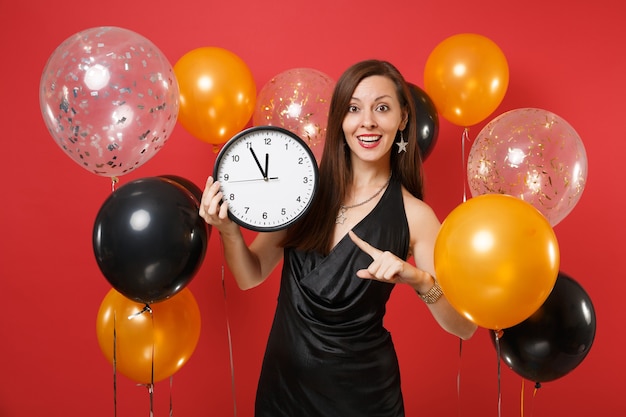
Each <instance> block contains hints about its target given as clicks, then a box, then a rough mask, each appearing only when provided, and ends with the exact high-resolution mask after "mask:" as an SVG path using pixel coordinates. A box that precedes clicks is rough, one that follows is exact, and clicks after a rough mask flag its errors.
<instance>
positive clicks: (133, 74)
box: [39, 27, 179, 177]
mask: <svg viewBox="0 0 626 417" xmlns="http://www.w3.org/2000/svg"><path fill="white" fill-rule="evenodd" d="M178 101H179V91H178V83H177V80H176V77H175V75H174V72H173V69H172V66H171V65H170V63H169V61H168V60H167V58H166V57H165V55H164V54H163V53H162V52H161V51H160V50H159V49H158V48H157V47H156V46H155V45H154V44H153V43H152V42H151V41H149V40H148V39H146V38H145V37H143V36H142V35H140V34H138V33H135V32H133V31H130V30H128V29H123V28H119V27H96V28H91V29H87V30H84V31H82V32H79V33H76V34H74V35H73V36H71V37H69V38H68V39H66V40H65V41H64V42H63V43H62V44H61V45H60V46H58V47H57V48H56V50H55V51H54V52H53V53H52V55H51V56H50V57H49V59H48V61H47V63H46V65H45V68H44V70H43V73H42V76H41V82H40V87H39V103H40V107H41V113H42V115H43V119H44V122H45V124H46V126H47V128H48V130H49V132H50V134H51V135H52V137H53V139H54V140H55V142H56V143H57V144H58V145H59V146H60V147H61V149H62V150H63V151H64V152H65V153H66V154H67V156H69V157H70V158H71V159H72V160H74V162H76V163H78V164H79V165H80V166H81V167H83V168H84V169H86V170H88V171H89V172H91V173H93V174H96V175H101V176H105V177H116V176H120V175H123V174H126V173H128V172H129V171H131V170H133V169H135V168H138V167H139V166H141V165H143V164H144V163H146V162H147V161H148V160H149V159H151V158H152V157H153V156H154V155H155V154H156V153H157V152H158V151H159V150H160V149H161V148H162V147H163V146H164V145H165V143H166V142H167V140H168V138H169V136H170V134H171V133H172V130H173V129H174V127H175V125H176V120H177V115H178V108H179V102H178Z"/></svg>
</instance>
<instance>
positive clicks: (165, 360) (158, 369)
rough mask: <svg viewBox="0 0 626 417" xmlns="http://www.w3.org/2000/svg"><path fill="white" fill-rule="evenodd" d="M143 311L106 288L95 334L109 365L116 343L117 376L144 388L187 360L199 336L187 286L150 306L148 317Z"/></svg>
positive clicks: (197, 313) (195, 307)
mask: <svg viewBox="0 0 626 417" xmlns="http://www.w3.org/2000/svg"><path fill="white" fill-rule="evenodd" d="M144 307H145V304H141V303H137V302H135V301H132V300H130V299H128V298H126V297H125V296H123V295H122V294H120V293H119V292H117V291H116V290H115V289H111V290H110V291H109V292H108V293H107V295H106V296H105V297H104V300H103V301H102V304H101V305H100V310H99V311H98V318H97V323H96V332H97V336H98V343H99V344H100V349H101V350H102V353H103V354H104V356H105V357H106V358H107V360H108V361H109V362H111V364H113V362H114V361H113V353H114V345H115V369H116V372H119V373H120V374H122V375H124V376H126V377H128V378H130V379H132V380H133V381H136V382H139V383H141V384H149V383H151V382H152V381H154V382H157V381H160V380H162V379H165V378H168V377H169V376H171V375H173V374H174V373H175V372H176V371H178V370H179V369H180V368H181V367H182V366H183V365H184V364H185V363H186V362H187V360H188V359H189V358H190V357H191V355H192V353H193V351H194V350H195V348H196V345H197V343H198V339H199V338H200V310H199V308H198V304H197V303H196V299H195V298H194V296H193V294H192V293H191V291H190V290H189V289H188V288H185V289H183V290H182V291H180V292H179V293H178V294H176V295H174V296H173V297H171V298H168V299H167V300H165V301H161V302H158V303H154V304H151V305H150V309H151V310H152V313H150V312H148V311H145V312H142V310H143V309H144ZM153 351H154V355H153ZM153 356H154V378H152V365H153Z"/></svg>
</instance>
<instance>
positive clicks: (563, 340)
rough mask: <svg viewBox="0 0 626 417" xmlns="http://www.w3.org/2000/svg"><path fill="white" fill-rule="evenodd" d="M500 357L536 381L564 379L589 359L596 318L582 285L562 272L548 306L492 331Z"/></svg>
mask: <svg viewBox="0 0 626 417" xmlns="http://www.w3.org/2000/svg"><path fill="white" fill-rule="evenodd" d="M490 334H491V337H492V342H493V343H494V346H496V347H497V346H498V345H497V344H496V343H499V346H500V358H502V360H503V361H504V362H505V363H506V364H507V365H508V366H509V367H510V368H511V369H512V370H513V371H514V372H515V373H517V374H518V375H520V376H522V377H523V378H526V379H528V380H530V381H533V382H547V381H552V380H555V379H558V378H561V377H563V376H565V375H566V374H568V373H569V372H570V371H572V370H573V369H574V368H576V367H577V366H578V365H579V364H580V363H581V362H582V361H583V359H585V357H586V356H587V354H588V353H589V350H590V349H591V345H592V344H593V340H594V338H595V334H596V315H595V310H594V308H593V304H592V302H591V299H590V298H589V295H588V294H587V293H586V292H585V290H584V289H583V288H582V286H581V285H580V284H578V283H577V282H576V281H574V280H573V279H572V278H570V277H568V276H567V275H565V274H563V273H561V272H560V273H559V275H558V277H557V280H556V283H555V285H554V288H553V289H552V292H551V293H550V295H549V296H548V298H547V299H546V301H545V302H544V304H543V305H542V306H541V307H540V308H539V309H538V310H537V311H536V312H535V313H534V314H533V315H532V316H530V317H529V318H528V319H526V320H524V321H523V322H521V323H520V324H518V325H516V326H513V327H510V328H508V329H504V331H503V332H502V334H501V335H500V336H499V338H496V333H495V332H494V331H491V333H490Z"/></svg>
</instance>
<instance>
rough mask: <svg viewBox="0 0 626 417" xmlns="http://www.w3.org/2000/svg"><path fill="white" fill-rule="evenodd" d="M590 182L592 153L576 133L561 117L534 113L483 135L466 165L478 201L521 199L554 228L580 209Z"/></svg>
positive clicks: (495, 123)
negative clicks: (499, 197) (589, 155)
mask: <svg viewBox="0 0 626 417" xmlns="http://www.w3.org/2000/svg"><path fill="white" fill-rule="evenodd" d="M586 179H587V153H586V151H585V147H584V145H583V142H582V140H581V139H580V137H579V136H578V134H577V133H576V131H575V130H574V128H573V127H572V126H571V125H570V124H569V123H567V122H566V121H565V120H563V119H562V118H561V117H559V116H557V115H556V114H554V113H552V112H549V111H546V110H542V109H534V108H524V109H516V110H511V111H508V112H506V113H503V114H501V115H500V116H498V117H496V118H495V119H493V120H492V121H491V122H489V123H488V124H487V125H485V127H484V128H483V129H482V130H481V131H480V133H479V134H478V136H477V137H476V140H475V141H474V143H473V144H472V147H471V149H470V153H469V156H468V160H467V181H468V185H469V188H470V191H471V193H472V195H473V196H478V195H482V194H490V193H500V194H509V195H512V196H514V197H518V198H520V199H522V200H524V201H526V202H528V203H530V204H532V205H533V206H534V207H535V208H536V209H537V210H539V211H540V212H541V213H542V214H543V215H544V216H546V218H547V219H548V221H549V222H550V224H551V225H552V226H555V225H557V224H558V223H559V222H560V221H561V220H563V219H564V218H565V217H566V216H567V215H568V214H569V213H570V212H571V211H572V209H573V208H574V206H576V204H577V203H578V201H579V200H580V197H581V195H582V193H583V190H584V188H585V183H586Z"/></svg>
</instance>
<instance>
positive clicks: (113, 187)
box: [111, 177, 120, 192]
mask: <svg viewBox="0 0 626 417" xmlns="http://www.w3.org/2000/svg"><path fill="white" fill-rule="evenodd" d="M118 182H120V179H119V178H117V177H111V192H114V191H115V185H116V184H117V183H118Z"/></svg>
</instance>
